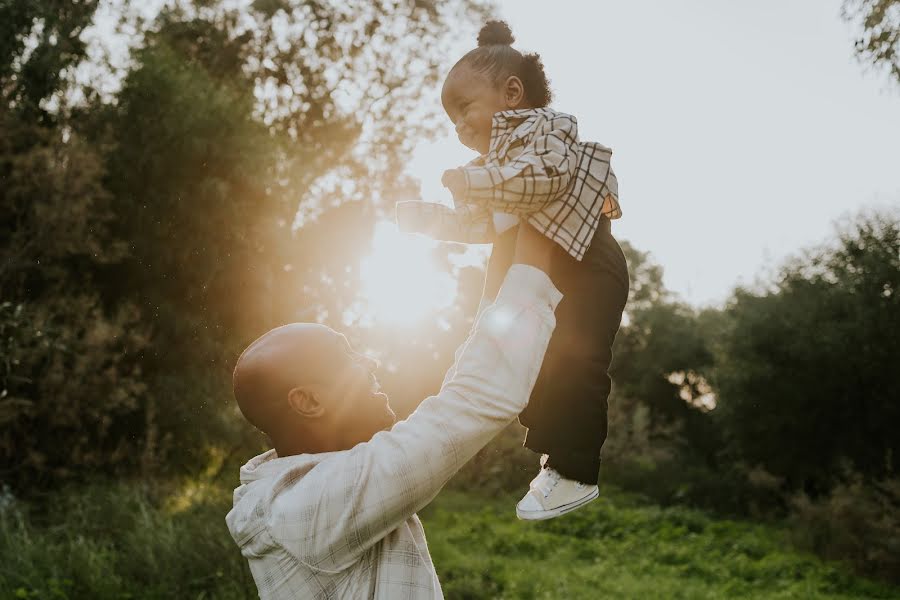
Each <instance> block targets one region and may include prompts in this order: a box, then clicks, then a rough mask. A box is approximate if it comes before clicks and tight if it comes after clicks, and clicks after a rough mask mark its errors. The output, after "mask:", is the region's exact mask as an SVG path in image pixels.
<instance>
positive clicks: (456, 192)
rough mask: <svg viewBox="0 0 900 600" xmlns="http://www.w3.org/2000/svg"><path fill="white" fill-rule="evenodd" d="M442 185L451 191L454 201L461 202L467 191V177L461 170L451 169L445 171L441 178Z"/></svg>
mask: <svg viewBox="0 0 900 600" xmlns="http://www.w3.org/2000/svg"><path fill="white" fill-rule="evenodd" d="M441 185H443V186H444V187H445V188H447V189H448V190H450V194H452V195H453V200H455V201H461V200H462V199H463V194H464V193H465V191H466V176H465V174H464V173H463V172H462V171H460V170H459V169H449V170H447V171H444V175H443V176H442V177H441Z"/></svg>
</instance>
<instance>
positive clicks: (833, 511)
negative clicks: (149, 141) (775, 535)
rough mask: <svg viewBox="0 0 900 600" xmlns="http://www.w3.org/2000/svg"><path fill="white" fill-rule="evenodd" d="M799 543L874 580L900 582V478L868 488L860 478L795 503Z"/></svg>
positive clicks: (796, 499)
mask: <svg viewBox="0 0 900 600" xmlns="http://www.w3.org/2000/svg"><path fill="white" fill-rule="evenodd" d="M792 508H793V511H792V513H791V517H790V521H791V523H792V525H793V527H792V531H793V536H794V539H795V541H796V542H797V543H798V544H799V545H801V546H803V547H806V548H809V549H811V550H814V551H815V552H816V553H818V554H820V555H822V556H825V557H828V558H840V559H843V560H849V561H852V562H853V564H854V565H855V566H856V568H857V569H858V570H859V571H860V572H862V573H866V574H868V575H876V576H879V577H883V578H886V579H889V580H891V581H893V582H895V583H897V582H900V478H897V477H894V478H890V479H883V480H881V481H877V482H871V483H868V484H867V483H866V482H865V481H863V479H862V478H861V477H859V476H858V475H854V476H850V477H849V478H848V479H847V481H845V482H843V483H841V484H839V485H837V486H835V487H834V488H833V489H832V490H831V491H830V492H829V493H828V494H827V495H825V496H822V497H820V498H817V499H811V498H810V497H809V496H807V495H806V494H802V493H801V494H797V495H795V496H794V497H793V499H792Z"/></svg>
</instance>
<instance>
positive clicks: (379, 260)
mask: <svg viewBox="0 0 900 600" xmlns="http://www.w3.org/2000/svg"><path fill="white" fill-rule="evenodd" d="M435 244H436V242H434V241H432V240H429V239H427V238H424V237H422V236H419V235H409V234H404V233H400V232H399V231H397V228H396V226H395V225H394V224H393V223H389V222H386V221H381V222H379V223H377V224H376V225H375V235H374V237H373V239H372V252H371V254H369V255H368V256H366V257H365V258H363V259H362V261H361V262H360V279H361V285H362V287H361V293H362V296H363V300H364V303H365V306H366V309H367V311H368V312H369V313H370V314H371V317H372V320H373V321H374V322H376V323H378V322H388V323H390V324H393V325H413V324H415V323H418V322H420V321H422V320H424V319H425V318H427V317H428V316H429V315H433V314H435V313H437V312H438V311H439V310H441V309H443V308H446V307H448V306H450V305H451V304H452V303H453V301H454V300H455V299H456V293H457V285H456V279H455V278H454V277H453V276H452V275H451V274H450V273H448V272H446V271H442V270H441V269H439V268H438V267H437V265H435V264H434V261H433V260H432V259H431V251H432V250H433V249H434V247H435Z"/></svg>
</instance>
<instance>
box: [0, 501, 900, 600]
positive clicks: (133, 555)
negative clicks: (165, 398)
mask: <svg viewBox="0 0 900 600" xmlns="http://www.w3.org/2000/svg"><path fill="white" fill-rule="evenodd" d="M151 497H152V498H155V500H154V501H151V500H150V498H151ZM514 501H515V498H514V497H512V496H502V497H487V496H484V495H479V494H477V493H462V492H459V491H453V490H447V491H445V492H443V493H442V494H441V495H440V496H439V497H438V499H437V500H436V501H435V502H434V503H433V504H432V505H431V506H429V507H428V508H427V509H426V510H425V511H423V512H422V513H421V516H422V520H423V522H424V523H425V529H426V533H427V535H428V540H429V545H430V548H431V553H432V556H433V557H434V560H435V564H436V565H437V568H438V574H439V576H440V579H441V582H442V585H443V586H444V593H445V596H446V597H447V598H448V600H454V599H475V598H510V599H518V598H522V599H530V598H532V599H537V598H598V597H612V598H692V599H693V598H864V597H869V598H900V589H898V588H892V587H889V586H887V585H885V584H879V583H875V582H872V581H869V580H866V579H862V578H859V577H856V576H854V575H852V574H850V572H849V571H848V569H847V568H846V567H844V566H843V565H840V564H832V563H825V562H823V561H821V560H820V559H818V558H816V557H814V556H811V555H808V554H804V553H800V552H797V551H794V550H791V549H790V548H789V547H788V546H787V545H786V544H785V542H784V540H785V539H786V538H785V534H784V532H783V531H781V530H779V529H776V528H772V527H770V526H763V525H758V524H752V523H748V522H740V521H728V520H721V519H714V518H711V517H709V516H707V515H705V514H704V513H702V512H698V511H695V510H688V509H684V508H677V507H676V508H660V507H658V506H656V505H653V504H651V503H648V502H647V501H645V500H642V499H640V498H638V497H635V496H630V495H626V494H623V493H618V492H615V491H612V492H610V493H609V494H607V495H605V496H604V497H602V498H601V499H600V500H598V501H596V502H594V503H592V505H590V506H589V507H586V508H585V509H582V510H581V511H578V512H575V513H572V514H570V515H567V516H565V517H563V518H561V519H557V520H554V521H549V522H545V523H522V522H519V521H517V520H516V519H515V516H514V514H513V503H514ZM229 505H230V490H229V489H227V486H218V487H211V486H198V485H197V484H189V485H187V486H183V487H181V488H177V489H176V488H172V489H168V490H161V489H159V488H149V487H147V486H143V487H139V486H137V485H126V484H119V485H115V486H110V485H105V486H94V487H88V488H84V489H81V490H76V491H69V492H63V493H59V494H58V495H57V496H55V497H53V498H50V499H49V500H48V501H45V502H44V508H42V509H41V510H36V509H32V510H30V511H24V510H22V507H19V508H16V507H15V505H14V506H13V507H11V508H10V507H7V508H5V509H2V510H0V598H56V599H69V598H98V599H105V598H111V599H113V598H119V599H124V598H135V599H136V598H159V599H162V598H166V599H172V598H191V599H202V598H208V599H219V598H221V599H224V600H229V599H233V598H254V597H256V590H255V587H254V586H253V582H252V579H251V578H250V573H249V569H248V568H247V565H246V562H245V561H244V559H243V558H242V557H241V556H240V553H239V552H238V550H237V548H236V547H235V546H234V545H233V542H232V540H231V538H230V536H229V534H228V531H227V529H226V528H225V523H224V515H225V513H226V512H227V510H228V507H229ZM26 512H27V513H28V514H26Z"/></svg>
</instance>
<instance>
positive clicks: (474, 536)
mask: <svg viewBox="0 0 900 600" xmlns="http://www.w3.org/2000/svg"><path fill="white" fill-rule="evenodd" d="M515 500H516V498H514V497H511V496H510V497H501V498H498V499H493V500H484V499H482V498H478V497H476V496H472V495H467V494H463V493H458V492H445V493H444V494H442V496H441V497H440V498H439V500H438V502H436V503H435V504H433V505H432V506H431V507H429V508H428V509H426V510H425V511H423V514H422V519H423V521H424V522H425V528H426V532H427V533H428V540H429V545H430V548H431V553H432V556H433V558H434V560H435V564H436V565H437V567H438V572H439V575H440V578H441V582H442V585H443V586H444V591H445V594H446V595H447V597H448V598H517V599H518V598H521V599H538V598H642V599H643V598H667V599H668V598H691V599H695V598H716V599H718V598H767V599H768V598H773V599H774V598H829V599H831V598H834V599H838V598H900V589H897V588H891V587H889V586H887V585H884V584H879V583H874V582H871V581H868V580H865V579H861V578H859V577H856V576H854V575H852V574H851V573H850V572H849V570H848V569H847V568H846V567H845V566H844V565H841V564H836V563H831V564H829V563H825V562H823V561H822V560H821V559H819V558H817V557H815V556H812V555H809V554H805V553H802V552H798V551H796V550H793V549H791V548H790V547H788V546H787V545H786V543H785V539H786V533H785V532H784V531H782V530H779V529H776V528H773V527H771V526H764V525H759V524H753V523H748V522H741V521H730V520H721V519H713V518H711V517H709V516H707V515H706V514H704V513H702V512H699V511H696V510H691V509H686V508H680V507H673V508H660V507H659V506H656V505H653V504H649V503H647V502H646V501H642V500H641V499H640V498H637V497H635V496H630V495H627V494H623V493H621V492H616V491H614V490H613V491H607V493H606V494H604V495H603V496H602V497H601V498H600V499H599V500H597V501H595V502H593V503H592V504H590V505H589V506H587V507H585V508H583V509H581V510H579V511H576V512H574V513H571V514H569V515H566V516H564V517H562V518H559V519H554V520H551V521H546V522H539V523H522V522H519V521H517V520H516V518H515V515H514V512H513V506H514V502H515Z"/></svg>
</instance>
